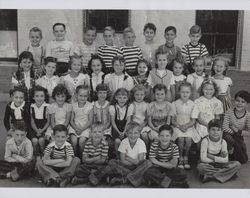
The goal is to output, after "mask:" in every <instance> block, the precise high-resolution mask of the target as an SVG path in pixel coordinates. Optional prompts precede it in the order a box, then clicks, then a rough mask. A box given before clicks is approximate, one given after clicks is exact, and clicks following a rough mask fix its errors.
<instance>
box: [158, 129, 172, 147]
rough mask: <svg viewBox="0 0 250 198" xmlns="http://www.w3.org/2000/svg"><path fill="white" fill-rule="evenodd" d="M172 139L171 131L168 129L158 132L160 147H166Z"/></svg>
mask: <svg viewBox="0 0 250 198" xmlns="http://www.w3.org/2000/svg"><path fill="white" fill-rule="evenodd" d="M171 139H172V135H171V132H170V131H168V130H163V131H161V132H160V133H159V142H160V145H161V146H162V147H166V146H168V145H169V143H170V141H171Z"/></svg>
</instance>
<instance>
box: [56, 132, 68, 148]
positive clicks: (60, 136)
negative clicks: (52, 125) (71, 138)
mask: <svg viewBox="0 0 250 198" xmlns="http://www.w3.org/2000/svg"><path fill="white" fill-rule="evenodd" d="M53 136H54V141H55V144H56V146H57V147H59V148H61V147H62V146H63V144H64V143H65V142H66V140H67V138H68V136H67V132H66V131H56V132H55V134H54V135H53Z"/></svg>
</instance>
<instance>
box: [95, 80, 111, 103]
mask: <svg viewBox="0 0 250 198" xmlns="http://www.w3.org/2000/svg"><path fill="white" fill-rule="evenodd" d="M98 91H106V92H107V98H106V100H109V99H110V97H111V91H110V89H109V86H108V85H107V84H105V83H104V84H102V83H101V84H98V85H97V86H96V93H98Z"/></svg>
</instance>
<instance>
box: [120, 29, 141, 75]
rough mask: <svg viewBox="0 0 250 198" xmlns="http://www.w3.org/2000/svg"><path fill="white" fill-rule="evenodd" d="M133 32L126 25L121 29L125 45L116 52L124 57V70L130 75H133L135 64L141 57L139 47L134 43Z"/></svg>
mask: <svg viewBox="0 0 250 198" xmlns="http://www.w3.org/2000/svg"><path fill="white" fill-rule="evenodd" d="M135 38H136V36H135V32H134V30H133V29H132V28H131V27H127V28H125V29H124V31H123V39H124V42H125V46H123V47H121V48H120V49H119V52H118V54H119V55H120V56H123V57H124V59H125V71H126V72H127V73H128V74H129V75H130V76H135V72H136V65H137V62H138V60H140V59H142V51H141V48H139V47H138V46H135V45H134V42H135Z"/></svg>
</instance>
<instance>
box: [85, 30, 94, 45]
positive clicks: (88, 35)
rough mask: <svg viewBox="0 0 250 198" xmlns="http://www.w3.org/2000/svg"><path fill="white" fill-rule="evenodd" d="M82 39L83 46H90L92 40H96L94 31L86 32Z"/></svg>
mask: <svg viewBox="0 0 250 198" xmlns="http://www.w3.org/2000/svg"><path fill="white" fill-rule="evenodd" d="M83 39H84V42H85V44H87V45H92V44H93V42H94V40H95V39H96V31H95V30H88V31H87V32H86V33H85V34H84V35H83Z"/></svg>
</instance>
